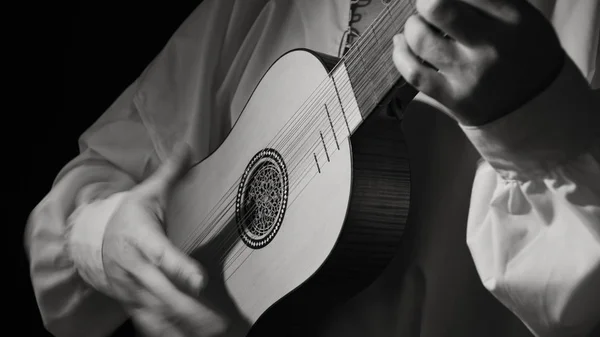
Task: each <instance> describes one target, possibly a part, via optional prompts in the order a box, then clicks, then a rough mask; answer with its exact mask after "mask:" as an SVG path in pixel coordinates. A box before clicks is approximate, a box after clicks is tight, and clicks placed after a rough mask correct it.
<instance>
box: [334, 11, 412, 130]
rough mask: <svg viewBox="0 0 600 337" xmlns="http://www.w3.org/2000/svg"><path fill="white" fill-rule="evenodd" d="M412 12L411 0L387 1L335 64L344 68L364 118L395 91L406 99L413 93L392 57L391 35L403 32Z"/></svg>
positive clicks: (409, 98)
mask: <svg viewBox="0 0 600 337" xmlns="http://www.w3.org/2000/svg"><path fill="white" fill-rule="evenodd" d="M414 13H416V10H415V7H414V5H413V3H412V1H409V0H392V1H390V2H389V3H388V4H387V5H386V8H385V9H384V11H383V12H382V13H380V14H379V16H378V17H377V18H376V19H375V21H374V22H373V23H372V24H371V25H370V26H369V27H368V28H367V29H366V30H365V32H364V33H363V34H362V35H361V36H360V38H359V39H358V40H357V41H356V42H355V43H354V44H353V45H352V48H351V49H350V50H349V51H348V53H347V54H346V55H345V56H344V57H343V58H342V59H341V61H340V63H339V64H338V67H339V66H340V65H341V64H343V66H344V67H345V70H346V71H347V74H348V77H349V80H350V83H351V85H352V88H353V90H354V94H355V97H356V101H357V104H358V108H359V110H360V114H361V115H362V118H363V120H364V119H366V118H367V117H368V115H369V114H371V112H373V111H375V110H377V108H378V107H379V106H382V105H385V104H387V103H388V102H389V100H390V99H391V98H392V97H394V96H396V95H398V94H400V95H403V94H404V96H406V98H407V101H410V100H411V99H412V98H413V97H414V95H415V94H416V91H415V90H414V89H413V88H412V87H411V86H409V85H406V82H405V81H404V80H403V79H402V77H401V76H400V74H399V73H398V70H397V69H396V68H395V66H394V62H393V59H392V51H393V42H392V38H393V37H394V35H396V34H398V33H400V32H402V31H403V28H404V24H405V22H406V20H407V19H408V18H409V17H410V16H411V15H413V14H414ZM338 67H336V68H338ZM335 71H336V69H334V72H335ZM398 91H401V92H400V93H398ZM402 91H404V92H402Z"/></svg>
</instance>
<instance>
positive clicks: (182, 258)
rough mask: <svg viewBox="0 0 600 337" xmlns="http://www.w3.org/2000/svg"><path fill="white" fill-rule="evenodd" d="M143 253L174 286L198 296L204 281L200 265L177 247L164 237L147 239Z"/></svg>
mask: <svg viewBox="0 0 600 337" xmlns="http://www.w3.org/2000/svg"><path fill="white" fill-rule="evenodd" d="M143 250H144V254H145V255H146V258H147V259H148V260H150V262H151V263H152V264H154V265H155V266H156V267H158V268H159V269H160V270H161V271H162V272H163V273H164V274H165V275H166V276H167V277H168V278H169V279H170V280H171V282H173V283H174V284H175V285H176V286H178V287H179V288H180V289H182V290H184V291H186V292H187V293H189V294H190V295H192V296H194V297H195V296H198V294H199V293H200V289H202V287H203V285H204V284H205V283H206V279H205V274H204V272H203V271H202V268H201V267H200V265H199V264H198V263H197V262H196V260H194V259H193V258H191V257H190V256H188V255H186V254H184V253H183V252H182V251H180V250H179V249H177V247H175V246H174V245H173V244H172V243H171V242H170V241H169V240H168V239H167V238H166V237H164V236H163V237H157V238H156V239H154V240H149V241H148V242H147V243H146V244H145V246H144V249H143Z"/></svg>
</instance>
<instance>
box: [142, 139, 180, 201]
mask: <svg viewBox="0 0 600 337" xmlns="http://www.w3.org/2000/svg"><path fill="white" fill-rule="evenodd" d="M190 165H191V148H190V147H189V145H187V144H183V145H181V146H180V147H178V148H177V149H176V150H175V151H174V152H173V154H172V155H171V156H170V157H169V158H168V159H167V160H166V161H165V162H164V163H162V164H161V165H160V166H159V167H158V169H157V170H156V172H154V173H153V174H152V175H151V176H150V177H149V178H148V179H146V181H144V182H143V183H142V184H140V185H138V187H137V188H136V190H137V191H138V192H141V193H146V194H152V195H155V196H157V197H159V199H160V201H161V206H164V200H165V199H166V196H167V195H168V193H169V192H170V189H171V187H172V186H173V185H174V184H175V183H176V182H177V181H178V180H179V179H180V178H181V177H182V176H183V175H184V173H185V172H186V171H187V170H188V169H189V167H190Z"/></svg>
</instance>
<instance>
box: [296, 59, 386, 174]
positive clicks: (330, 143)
mask: <svg viewBox="0 0 600 337" xmlns="http://www.w3.org/2000/svg"><path fill="white" fill-rule="evenodd" d="M389 68H392V69H393V67H389ZM363 87H364V86H363ZM321 116H323V122H326V121H325V120H324V114H321ZM340 120H341V118H340ZM337 124H339V123H337ZM329 138H330V140H332V138H333V137H329ZM328 143H329V145H333V144H332V142H331V141H329V142H328ZM333 143H335V140H333ZM322 153H324V152H322ZM322 153H321V154H320V156H322ZM297 181H298V180H297ZM299 181H301V179H300V180H299Z"/></svg>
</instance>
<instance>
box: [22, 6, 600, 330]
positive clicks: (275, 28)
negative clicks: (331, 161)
mask: <svg viewBox="0 0 600 337" xmlns="http://www.w3.org/2000/svg"><path fill="white" fill-rule="evenodd" d="M375 1H377V0H375ZM532 2H534V3H536V4H537V3H538V2H539V4H538V8H539V9H540V10H542V11H543V12H544V13H545V15H546V16H547V17H548V18H549V19H550V20H551V21H552V22H553V24H554V26H555V28H556V30H557V32H558V34H559V37H560V39H561V42H562V44H563V46H564V48H565V49H566V50H567V52H568V54H569V56H570V58H569V59H568V60H567V62H566V63H565V66H564V69H563V70H562V72H561V74H560V75H559V76H558V77H557V79H556V80H555V81H554V83H553V84H552V85H551V86H550V87H548V88H547V89H546V90H545V91H544V92H542V93H540V94H539V95H538V96H537V97H535V98H533V99H532V100H531V101H530V102H528V103H527V104H525V105H524V106H523V107H521V108H519V109H518V110H517V111H514V112H512V113H511V114H510V115H508V116H506V117H504V118H502V119H500V120H497V121H494V122H492V123H490V124H488V125H484V126H482V127H479V128H462V127H461V126H459V125H457V124H456V123H455V122H454V121H452V120H450V118H448V117H446V116H445V115H444V114H442V113H440V112H439V110H438V109H437V108H436V106H437V104H436V103H435V102H432V101H431V100H430V99H429V98H427V97H425V96H424V95H418V97H417V98H416V100H415V101H414V102H413V103H411V105H410V106H409V108H408V111H407V115H406V117H405V120H404V123H403V130H404V133H405V137H406V139H407V143H408V146H409V149H410V153H411V156H412V158H411V171H412V179H413V180H412V185H413V189H412V190H413V191H414V192H413V195H412V197H413V199H412V201H411V206H412V207H413V210H414V211H415V212H416V216H415V221H414V222H413V223H412V225H413V226H415V228H416V232H415V236H414V238H413V239H414V240H415V250H414V252H413V253H412V255H410V259H409V260H408V262H407V263H408V270H407V271H406V272H402V273H401V272H400V270H399V268H398V266H399V265H401V264H403V263H404V259H407V258H408V257H407V255H406V254H404V255H402V254H400V255H399V256H398V257H397V258H396V259H395V260H394V261H393V262H392V264H391V266H390V268H388V269H387V270H386V271H385V272H384V274H383V275H382V276H381V277H380V278H379V279H378V280H377V281H376V282H375V283H374V284H373V285H372V286H370V287H369V288H368V289H366V290H365V291H363V292H362V293H360V294H359V295H357V296H356V297H355V298H354V299H353V300H352V301H350V303H349V304H348V305H346V306H345V307H344V308H341V309H340V310H339V311H338V312H337V313H335V314H334V315H332V317H330V318H329V319H328V322H329V323H328V326H327V327H325V328H324V329H323V332H322V334H321V335H322V336H342V335H343V336H381V337H386V336H425V337H429V336H436V337H439V336H467V337H468V336H526V335H529V334H530V333H529V332H528V329H526V328H524V325H525V326H527V327H528V328H529V330H531V331H532V332H534V334H536V335H538V336H582V335H583V333H584V332H586V331H588V330H589V329H590V328H591V325H592V324H593V323H594V322H595V321H597V319H598V318H599V317H600V291H599V290H598V289H600V286H599V285H600V140H599V139H600V126H599V125H600V124H599V123H598V122H599V118H600V102H599V97H598V96H599V95H598V91H595V92H594V91H592V90H591V89H590V87H589V85H588V83H592V86H594V87H598V86H599V84H600V83H599V79H600V76H598V75H597V74H596V69H597V68H598V65H599V64H600V63H599V55H598V40H599V38H600V33H599V30H600V18H598V13H600V5H599V1H597V0H577V1H574V0H564V1H542V0H537V1H532ZM349 8H350V0H331V1H321V0H296V1H292V0H272V1H267V0H218V1H217V0H205V1H204V2H203V3H202V4H201V5H199V6H198V8H197V9H196V10H195V11H194V12H193V13H192V14H191V15H190V16H189V17H188V19H187V20H186V21H185V22H184V23H183V24H182V25H181V27H180V28H179V29H178V30H177V32H176V33H175V34H174V35H173V37H172V38H171V39H170V41H169V42H168V44H167V45H166V46H165V48H164V49H163V51H162V52H161V53H160V54H159V55H158V56H157V57H156V59H155V60H154V61H153V62H152V63H151V64H150V65H149V66H148V67H147V68H146V70H145V71H144V72H143V73H142V74H141V75H140V77H139V78H138V79H137V80H136V81H135V82H134V83H132V84H131V86H129V88H127V89H126V90H125V91H124V92H123V93H122V94H121V96H120V97H119V98H118V99H117V100H116V101H115V102H114V104H113V105H112V106H111V107H110V108H109V109H108V110H107V111H106V112H105V113H104V114H103V115H102V116H101V117H100V119H98V120H97V121H96V122H95V123H94V124H93V125H92V126H91V127H90V128H89V129H88V130H87V131H86V132H85V133H84V134H83V135H82V137H81V139H80V147H81V154H80V155H79V156H78V157H76V158H74V159H73V160H72V161H71V162H70V163H68V164H67V165H66V166H65V167H64V168H63V170H62V171H61V172H60V174H59V175H58V177H57V178H56V181H55V184H54V186H53V188H52V189H51V191H50V192H49V193H48V195H47V196H46V197H45V198H44V199H43V200H42V201H41V202H40V203H39V205H38V206H37V207H36V208H35V209H34V210H33V212H32V214H31V217H30V219H29V222H28V228H27V231H26V235H25V239H26V246H27V251H28V254H29V257H30V262H31V278H32V282H33V287H34V290H35V294H36V298H37V301H38V305H39V308H40V312H41V315H42V318H43V321H44V323H45V325H46V327H47V328H48V329H49V330H50V331H51V332H52V333H53V334H55V335H56V336H60V337H68V336H69V337H70V336H90V337H94V336H106V335H108V334H110V332H111V331H113V330H114V329H115V328H116V327H117V326H118V325H119V324H121V323H122V322H123V321H124V320H125V319H126V318H127V316H126V314H125V313H124V311H123V310H122V309H121V308H120V306H119V305H118V304H117V303H116V302H115V301H114V300H112V299H110V298H108V297H106V296H104V295H102V294H101V293H100V292H99V291H97V290H95V288H96V289H101V288H102V287H104V286H106V285H104V284H102V282H101V281H100V282H99V281H92V280H98V279H99V278H98V277H97V275H102V273H103V271H102V263H101V260H100V247H101V244H102V234H103V230H104V227H105V225H106V222H107V219H108V217H109V216H110V214H111V212H112V210H113V209H114V207H115V205H116V204H117V203H118V201H119V198H120V194H115V193H117V192H119V191H126V190H128V189H130V188H131V187H132V186H134V185H135V184H137V183H139V182H140V181H142V180H143V179H144V178H145V177H147V176H148V175H149V174H150V173H152V172H153V170H154V169H155V168H156V167H157V166H158V165H159V164H160V163H161V162H162V161H163V160H164V159H165V158H166V157H167V156H168V155H169V153H170V152H171V151H172V149H173V148H174V146H176V145H177V144H178V143H180V142H187V143H188V144H191V145H192V147H193V151H194V156H195V157H196V158H195V159H197V160H200V159H202V158H204V157H205V156H207V155H208V154H209V153H210V152H211V151H212V150H214V149H215V148H216V147H218V146H219V145H220V143H221V142H222V141H223V139H224V137H225V136H226V135H227V133H228V132H229V129H230V128H231V126H232V125H233V123H234V122H235V120H236V119H237V117H238V116H239V114H240V112H241V111H242V108H243V106H244V104H245V102H246V101H247V99H248V98H249V96H250V95H251V93H252V90H253V88H254V87H255V86H256V85H257V84H258V81H259V80H260V78H261V76H262V74H264V73H265V72H266V70H267V69H268V67H269V66H270V65H271V64H272V63H273V62H274V61H275V60H276V59H277V58H278V57H279V56H280V55H281V54H283V53H284V52H286V51H288V50H290V49H294V48H298V47H305V48H309V49H314V50H317V51H320V52H323V53H326V54H330V55H337V53H338V50H339V46H340V43H341V41H342V37H343V35H344V31H345V30H346V29H347V28H348V22H349ZM532 43H534V42H533V41H532ZM571 59H572V60H573V61H574V62H572V61H571ZM582 74H583V76H582ZM586 80H587V82H586ZM499 94H501V93H499ZM482 156H483V158H484V159H485V161H482V160H480V158H481V157H482ZM465 237H466V244H465ZM467 245H468V249H467ZM90 284H91V285H90ZM486 289H487V290H486ZM490 294H491V295H490ZM501 303H502V304H503V305H502V304H501ZM506 308H508V309H509V310H506ZM517 317H518V319H517ZM521 322H522V323H521ZM523 323H524V325H523Z"/></svg>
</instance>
